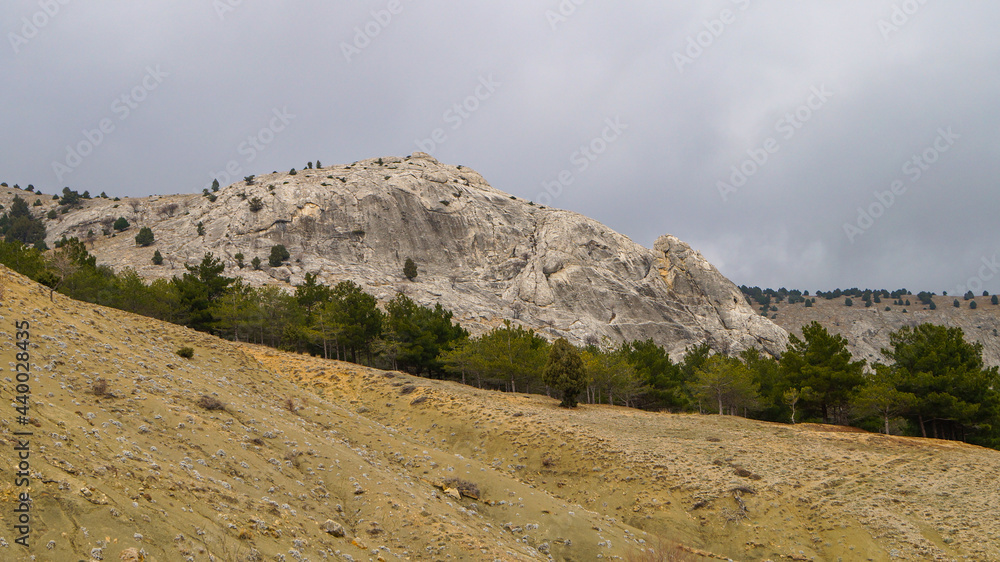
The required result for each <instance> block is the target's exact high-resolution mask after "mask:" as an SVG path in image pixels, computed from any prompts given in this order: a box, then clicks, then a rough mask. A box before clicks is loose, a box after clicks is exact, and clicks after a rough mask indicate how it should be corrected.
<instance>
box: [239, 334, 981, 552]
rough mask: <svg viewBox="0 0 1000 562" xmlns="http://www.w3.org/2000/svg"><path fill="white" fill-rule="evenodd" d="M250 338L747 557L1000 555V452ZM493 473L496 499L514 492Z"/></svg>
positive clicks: (329, 389) (421, 418)
mask: <svg viewBox="0 0 1000 562" xmlns="http://www.w3.org/2000/svg"><path fill="white" fill-rule="evenodd" d="M247 349H248V352H249V353H251V354H253V355H255V356H256V357H257V358H258V359H259V360H261V362H262V363H264V364H265V365H267V366H268V368H270V369H272V370H274V371H275V372H276V373H278V374H280V375H282V376H283V377H286V378H288V379H289V380H292V381H295V382H297V383H299V384H301V385H303V386H304V387H306V388H308V389H310V390H312V391H314V392H316V393H317V394H320V395H322V396H325V397H327V398H328V399H330V400H333V401H344V402H347V403H349V404H351V405H352V407H353V408H355V410H356V411H359V412H364V415H365V416H367V417H369V418H370V419H373V420H378V421H379V422H381V423H383V424H384V425H385V426H386V427H387V428H389V429H390V430H391V431H393V432H398V433H399V434H401V435H406V436H408V437H410V438H412V439H414V440H419V441H420V442H423V443H426V444H428V446H433V447H437V448H439V449H442V450H445V451H450V452H452V453H457V454H460V455H461V456H462V457H463V458H465V459H469V460H470V461H478V462H480V463H483V464H488V465H489V466H491V467H492V468H494V469H495V470H496V471H498V472H499V473H501V474H508V475H510V476H512V477H515V478H517V479H518V480H520V481H522V482H525V483H529V484H531V485H532V486H535V487H536V489H538V490H545V491H548V492H549V493H551V494H553V495H554V496H556V497H559V498H561V499H563V500H564V501H565V502H567V505H572V504H579V505H583V506H584V507H585V508H586V509H588V510H593V511H595V512H598V513H600V514H602V515H603V516H604V517H606V518H609V519H606V521H612V520H613V521H616V522H622V523H626V524H628V525H630V526H632V527H634V528H636V529H642V530H644V531H646V532H648V533H650V534H655V535H658V536H661V537H665V538H667V539H670V540H674V541H678V542H680V543H682V544H686V545H691V546H693V547H697V548H700V549H704V550H706V551H712V552H716V553H720V554H722V555H725V556H727V557H731V558H732V559H735V560H767V559H771V560H779V559H798V560H889V559H893V558H897V557H898V558H904V559H910V560H914V559H940V560H952V559H961V558H964V557H968V558H971V559H975V560H997V559H1000V546H998V545H1000V522H998V519H997V518H996V517H995V510H994V508H993V507H991V506H995V505H997V501H998V500H1000V489H998V488H997V487H996V485H995V482H994V479H993V477H992V475H993V474H996V471H997V470H998V469H1000V452H997V451H994V450H989V449H983V448H978V447H973V446H969V445H965V444H960V443H953V442H946V441H937V440H927V439H912V438H900V437H886V436H883V435H877V434H869V433H864V432H859V431H857V430H852V431H837V429H843V428H836V427H833V426H817V425H798V426H789V425H780V424H769V423H762V422H757V421H751V420H744V419H740V418H733V417H719V416H700V415H671V414H656V413H648V412H641V411H636V410H630V409H625V408H615V407H608V406H586V405H585V406H582V407H580V408H579V409H578V410H574V411H566V410H563V409H560V408H558V407H557V406H556V403H557V401H556V400H553V399H549V398H546V397H543V396H529V395H519V394H504V393H498V392H492V391H482V390H478V389H475V388H468V387H464V386H461V385H458V384H455V383H450V382H442V381H433V380H426V379H418V378H414V377H409V376H407V375H402V374H399V373H383V372H379V371H375V370H371V369H366V368H363V367H359V366H356V365H351V364H346V363H337V362H333V361H323V360H320V359H315V358H311V357H305V356H295V355H288V354H284V353H280V352H276V351H274V350H271V349H267V348H261V347H252V346H248V347H247ZM442 469H443V467H437V468H432V469H431V470H430V472H429V474H430V475H432V476H434V477H439V476H440V475H443V472H441V471H442ZM487 482H488V480H487ZM487 486H488V487H489V490H490V496H491V497H493V498H500V497H503V496H504V495H506V492H505V491H503V490H499V489H498V488H497V487H496V485H495V484H489V483H488V484H487ZM497 492H502V493H500V494H497ZM740 502H743V506H745V508H746V511H743V510H742V509H741V504H740ZM546 517H548V516H546ZM543 522H544V523H543V526H542V527H540V528H539V529H538V530H537V534H536V535H535V536H544V535H545V533H546V532H551V531H550V528H549V527H548V526H547V525H551V520H550V519H548V518H546V519H544V520H543ZM580 540H586V538H585V537H581V539H580ZM590 540H591V541H593V540H594V539H592V538H591V539H590Z"/></svg>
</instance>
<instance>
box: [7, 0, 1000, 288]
mask: <svg viewBox="0 0 1000 562" xmlns="http://www.w3.org/2000/svg"><path fill="white" fill-rule="evenodd" d="M663 4H669V5H663ZM997 21H1000V6H994V5H992V4H985V3H976V4H972V3H944V2H941V1H940V0H926V1H924V2H920V1H918V0H897V1H895V2H893V1H874V2H873V1H870V0H866V1H861V0H848V1H841V2H810V3H789V2H776V1H774V0H772V1H763V0H717V1H716V2H693V1H692V2H674V3H662V2H628V3H610V2H600V1H597V0H547V1H543V0H538V1H522V2H498V1H483V2H464V3H459V2H448V3H432V2H419V1H415V0H393V1H389V0H384V1H382V0H367V1H348V2H320V1H318V0H316V1H306V0H303V1H299V2H262V1H260V0H257V1H253V0H242V1H237V0H217V1H213V0H197V1H195V0H181V1H173V2H165V1H160V2H155V1H154V2H143V3H124V2H102V3H86V2H81V1H78V0H77V1H73V0H41V1H39V0H34V1H11V2H5V3H4V4H3V6H2V7H0V26H2V31H3V33H4V35H5V38H6V42H5V44H4V45H3V46H2V47H3V48H2V49H0V64H2V69H3V71H4V72H3V77H4V79H5V80H4V82H5V83H4V87H3V88H2V90H0V102H2V107H3V110H2V113H0V126H2V130H3V134H2V135H0V179H2V180H5V181H8V182H9V183H15V182H17V183H20V184H21V185H22V186H24V185H26V184H28V183H33V184H34V185H35V186H36V187H38V188H40V189H42V190H43V191H44V192H46V193H53V192H56V191H58V190H59V189H61V188H62V187H63V186H64V185H68V186H72V187H73V188H75V189H79V190H81V191H82V190H84V189H87V190H90V191H91V192H92V193H99V192H101V191H107V192H108V193H109V194H116V195H147V194H153V193H176V192H196V191H200V190H201V189H202V188H203V187H204V186H205V185H207V184H208V183H210V182H211V181H212V178H213V177H217V176H220V177H222V179H223V180H224V179H226V176H228V177H229V179H230V180H231V181H236V180H239V179H242V176H243V175H247V174H258V173H264V172H270V171H272V170H287V169H289V168H291V167H297V168H298V167H302V166H303V165H304V164H305V163H306V162H307V161H310V160H315V159H317V158H319V159H321V160H322V161H323V162H324V163H326V164H332V163H341V162H351V161H354V160H357V159H361V158H367V157H374V156H380V155H405V154H409V153H410V152H413V151H415V150H417V149H418V147H421V146H422V147H424V148H425V149H427V150H430V151H432V152H433V153H434V155H435V156H436V157H438V158H439V159H441V160H442V161H444V162H448V163H453V164H463V165H466V166H470V167H473V168H475V169H477V170H479V171H480V172H482V173H483V174H484V175H485V176H486V178H487V179H488V180H489V181H490V182H491V183H492V184H493V185H494V186H496V187H498V188H500V189H503V190H506V191H509V192H511V193H514V194H516V195H518V196H521V197H525V198H528V199H533V200H537V201H539V202H547V203H549V204H551V205H553V206H558V207H562V208H567V209H572V210H575V211H578V212H581V213H584V214H586V215H589V216H592V217H595V218H597V219H599V220H601V221H603V222H605V223H607V224H608V225H610V226H611V227H613V228H615V229H616V230H619V231H621V232H623V233H625V234H627V235H629V236H631V237H632V238H633V239H635V240H636V241H637V242H640V243H642V244H644V245H647V246H649V245H651V244H652V243H653V241H654V240H655V238H656V237H657V236H658V235H660V234H664V233H671V234H675V235H677V236H679V237H680V238H682V239H684V240H686V241H688V242H690V243H691V244H692V245H693V246H694V247H695V248H696V249H699V250H701V251H702V252H703V253H704V254H705V255H706V257H708V258H709V259H710V260H711V261H712V262H713V263H715V264H716V265H718V266H719V268H720V269H721V270H722V271H723V272H724V273H725V274H727V275H729V276H730V277H731V278H732V279H733V280H734V281H736V282H737V283H747V284H759V285H764V286H773V287H778V286H787V287H797V288H802V289H810V290H815V289H820V288H832V287H835V286H840V287H848V286H854V285H858V286H872V287H886V288H889V289H893V288H898V287H901V286H906V287H907V288H910V289H913V290H920V289H930V290H935V291H941V290H947V291H949V292H953V291H955V290H957V289H958V288H959V287H964V286H969V287H972V288H976V287H978V286H982V288H983V289H986V290H990V291H998V290H1000V271H994V269H998V268H996V267H993V264H994V263H995V260H994V259H993V258H994V256H995V255H996V254H997V253H998V252H1000V235H998V234H1000V226H998V221H997V220H996V214H997V210H998V209H1000V194H998V190H996V189H995V187H996V185H997V177H998V171H1000V170H998V162H1000V158H998V156H1000V115H998V111H1000V105H998V104H996V102H995V100H996V99H997V98H998V95H997V94H998V91H1000V73H998V71H997V69H998V68H1000V60H998V59H1000V52H998V46H1000V45H998V43H1000V38H998V37H997V35H996V34H995V33H994V31H993V27H994V25H995V23H996V22H997ZM820 94H821V95H820ZM942 134H943V135H944V136H945V137H946V140H944V141H942V140H941V137H942ZM945 148H946V150H942V149H945ZM734 169H735V171H734ZM917 172H919V174H918V173H917ZM737 184H739V185H737Z"/></svg>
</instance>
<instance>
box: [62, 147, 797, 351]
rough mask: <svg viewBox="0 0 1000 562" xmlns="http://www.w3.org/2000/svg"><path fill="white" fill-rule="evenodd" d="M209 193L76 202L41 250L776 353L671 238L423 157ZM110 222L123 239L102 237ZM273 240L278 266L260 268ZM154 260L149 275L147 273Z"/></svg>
mask: <svg viewBox="0 0 1000 562" xmlns="http://www.w3.org/2000/svg"><path fill="white" fill-rule="evenodd" d="M380 162H381V163H380ZM217 196H218V200H217V201H215V202H214V203H213V202H210V201H209V199H208V198H206V197H203V196H201V195H173V196H166V197H156V196H154V197H149V198H141V199H126V200H123V201H121V202H119V203H117V205H118V207H117V208H113V207H112V205H115V204H116V203H113V202H111V201H108V200H103V199H99V200H91V201H86V202H85V204H84V208H83V209H80V210H75V211H72V212H70V213H69V214H66V215H60V219H59V220H58V221H53V222H52V223H50V224H49V240H48V241H49V244H50V245H51V244H52V242H53V241H54V240H56V239H58V238H60V237H61V236H63V235H64V234H65V235H68V236H77V237H79V238H80V239H86V238H87V232H88V231H89V230H92V231H94V233H95V236H94V237H93V246H94V247H93V253H94V254H95V255H97V256H98V261H99V262H101V263H106V264H108V265H110V266H112V267H113V268H115V269H116V270H120V269H122V268H125V267H132V268H134V269H136V270H137V271H138V272H139V273H140V274H141V275H143V276H144V277H146V278H157V277H170V276H173V275H177V274H180V273H182V272H183V271H184V269H183V264H184V263H194V262H196V261H198V260H200V259H201V257H202V255H203V254H204V253H205V252H212V253H214V254H215V255H216V256H219V257H221V258H222V259H223V260H224V261H225V262H226V264H227V274H229V275H234V274H238V275H239V276H241V277H244V278H246V279H247V280H248V281H249V282H250V283H252V284H255V285H261V284H265V283H281V284H288V283H290V284H293V285H294V284H297V283H300V282H301V281H302V280H303V278H304V276H305V274H306V273H309V272H312V273H317V274H318V275H319V278H320V280H321V281H324V282H326V283H329V284H335V283H337V282H338V281H341V280H345V279H350V280H353V281H355V282H357V283H358V284H360V285H362V286H363V287H364V288H365V289H366V290H367V291H369V292H371V293H372V294H374V295H375V296H376V297H378V298H379V299H380V300H386V299H389V298H391V297H392V296H393V295H395V294H396V293H397V292H403V293H406V294H407V295H409V296H411V297H412V298H413V299H414V300H416V301H417V302H420V303H423V304H433V303H435V302H440V303H441V304H442V305H443V306H445V307H446V308H449V309H451V310H452V311H454V313H455V316H456V318H457V319H458V320H460V321H461V322H462V323H463V324H464V325H465V326H466V327H467V328H469V329H470V330H471V331H472V332H474V333H476V332H481V331H484V330H487V329H489V328H490V327H492V326H495V325H497V324H499V323H501V322H502V321H503V319H512V320H514V321H515V322H520V323H521V324H523V325H525V326H527V327H531V328H534V329H536V330H537V331H539V332H540V333H542V334H544V335H546V336H549V337H558V336H564V337H566V338H567V339H569V340H570V341H573V342H575V343H582V342H585V341H594V339H597V340H600V339H601V338H605V337H607V338H610V339H611V340H613V341H621V340H623V339H624V340H632V339H645V338H653V339H654V340H655V341H657V342H658V343H660V344H661V345H663V346H664V347H666V348H667V349H668V350H669V351H670V352H671V353H672V354H681V353H683V350H684V349H685V348H686V347H687V346H690V345H692V344H698V343H700V342H703V341H708V342H710V343H711V345H712V346H713V347H714V348H715V349H717V350H720V351H730V352H732V351H739V350H741V349H744V348H747V347H750V346H755V347H760V348H763V349H764V350H766V351H768V352H770V353H780V352H781V351H782V350H783V349H784V347H785V345H786V343H787V334H786V333H785V331H784V330H782V329H781V328H779V327H777V326H776V325H774V324H772V323H771V322H770V321H768V320H766V319H764V318H761V317H759V316H757V315H755V314H754V311H753V310H752V309H751V308H750V306H749V305H748V304H747V303H746V301H745V300H744V299H743V298H742V296H741V294H740V292H739V290H738V289H737V287H736V286H734V285H733V284H732V283H731V282H730V281H729V280H727V279H726V278H725V277H723V276H722V275H721V274H720V273H719V272H718V271H717V270H716V269H715V268H714V267H712V265H711V264H709V263H708V262H707V261H706V260H705V259H704V258H703V257H701V255H700V254H698V253H697V252H695V251H693V250H692V249H691V248H690V247H688V246H687V245H686V244H684V243H683V242H681V241H680V240H678V239H676V238H674V237H672V236H664V237H662V238H660V239H659V240H658V241H657V242H656V245H655V248H654V249H653V250H650V249H648V248H644V247H642V246H640V245H639V244H636V243H634V242H632V241H631V240H630V239H629V238H627V237H625V236H623V235H621V234H618V233H617V232H614V231H612V230H611V229H609V228H608V227H606V226H604V225H602V224H600V223H598V222H597V221H594V220H592V219H589V218H587V217H584V216H582V215H579V214H577V213H572V212H568V211H562V210H556V209H549V208H541V207H539V206H537V205H533V204H530V203H528V202H526V201H523V200H519V199H515V198H513V197H512V196H510V195H509V194H506V193H503V192H501V191H499V190H497V189H494V188H493V187H491V186H490V185H489V184H488V183H487V182H486V180H484V179H483V177H482V176H480V175H479V174H478V173H476V172H474V171H472V170H470V169H468V168H463V167H456V166H448V165H444V164H441V163H439V162H438V161H437V160H435V159H434V158H432V157H430V156H428V155H426V154H423V153H416V154H414V155H413V156H411V157H407V158H405V159H401V158H381V159H378V160H365V161H361V162H356V163H355V164H352V165H349V166H334V167H328V168H323V169H318V170H313V169H307V170H302V171H300V172H299V173H298V174H296V175H290V174H288V173H275V174H270V175H266V176H261V177H259V178H257V179H256V180H255V181H254V182H253V184H252V185H247V183H246V182H239V183H236V184H233V185H231V186H229V187H226V188H223V189H222V190H221V191H219V192H218V194H217ZM255 198H259V199H260V201H261V203H262V208H260V210H258V211H257V212H253V211H251V201H253V200H254V199H255ZM49 204H51V203H49ZM47 208H48V206H46V207H45V208H44V209H47ZM44 209H43V210H44ZM118 216H124V217H125V218H126V219H128V220H129V222H130V223H131V224H132V227H131V228H130V229H129V230H128V231H126V232H124V233H121V234H118V235H117V236H116V237H109V236H103V235H102V234H101V232H102V229H103V228H105V227H106V226H110V225H109V222H108V221H109V220H113V219H115V218H117V217H118ZM102 221H103V222H102ZM199 222H201V223H203V225H204V228H205V235H204V236H198V235H197V224H198V223H199ZM140 226H149V227H151V228H152V229H153V232H154V233H155V236H156V242H155V243H154V244H153V246H150V247H147V248H138V247H136V246H135V242H134V236H135V234H136V233H137V232H138V227H140ZM274 244H283V245H284V246H285V247H286V248H287V249H288V250H289V252H290V253H291V255H292V259H291V261H290V262H288V263H287V264H286V265H283V266H281V267H276V268H270V267H267V266H266V262H267V257H268V254H269V251H270V248H271V246H272V245H274ZM154 250H159V251H160V252H161V253H162V255H163V256H164V258H165V262H164V265H162V266H154V265H152V263H151V261H150V258H151V256H152V254H153V252H154ZM237 253H242V254H243V255H244V256H245V257H244V261H245V263H247V264H249V263H250V261H251V260H252V259H253V258H254V257H260V258H261V260H262V261H263V262H264V263H265V266H264V268H263V270H261V271H253V270H252V268H250V267H249V266H247V267H246V268H244V269H239V268H238V267H237V265H236V259H235V255H236V254H237ZM407 257H410V258H412V259H413V260H414V261H415V262H416V264H417V267H418V271H419V275H418V276H417V278H416V279H415V280H414V281H413V282H410V281H407V280H406V278H405V277H404V276H403V263H404V262H405V260H406V258H407Z"/></svg>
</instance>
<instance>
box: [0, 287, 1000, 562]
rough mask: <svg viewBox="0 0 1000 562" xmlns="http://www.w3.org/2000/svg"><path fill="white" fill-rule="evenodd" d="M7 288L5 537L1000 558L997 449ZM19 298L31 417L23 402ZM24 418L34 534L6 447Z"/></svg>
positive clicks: (302, 550) (164, 544)
mask: <svg viewBox="0 0 1000 562" xmlns="http://www.w3.org/2000/svg"><path fill="white" fill-rule="evenodd" d="M0 293H2V294H0V349H2V353H3V354H4V360H3V361H2V362H0V367H2V369H3V372H0V378H3V380H4V384H3V386H2V392H3V397H4V400H3V401H2V404H0V406H2V407H3V408H4V410H2V411H0V437H2V439H3V445H2V446H0V560H29V559H32V558H31V557H32V556H34V558H33V559H35V560H59V561H62V560H87V559H93V560H97V559H104V560H118V559H120V558H121V556H123V555H124V556H126V559H128V555H129V553H130V552H131V550H130V549H135V552H136V553H141V554H142V555H143V556H144V557H145V559H146V560H162V561H172V560H196V561H203V560H206V561H207V560H227V561H228V560H241V561H242V560H279V559H285V560H313V561H316V560H324V559H330V560H349V559H353V560H378V559H382V560H406V559H410V560H449V559H454V560H535V559H538V560H545V559H550V557H551V559H554V560H593V559H596V558H598V557H601V558H607V559H628V558H630V556H631V557H632V558H633V559H635V558H634V555H635V554H636V553H638V552H639V551H640V549H643V548H646V547H647V546H649V545H650V544H657V542H658V541H659V540H660V539H661V538H662V539H664V540H666V541H676V542H678V543H680V544H683V545H686V546H685V548H687V549H688V552H685V551H681V554H683V555H684V556H685V557H687V558H689V559H707V556H708V552H714V553H716V554H715V555H711V556H715V557H722V558H726V557H729V558H732V559H734V560H766V559H770V560H782V559H784V560H789V559H797V560H838V559H842V560H867V559H871V560H889V559H891V558H892V557H894V556H896V557H899V558H905V559H945V560H950V559H974V560H996V559H1000V548H998V546H997V545H998V543H1000V522H998V520H997V518H996V517H995V516H994V513H993V507H992V506H995V505H997V504H998V500H1000V497H998V496H1000V489H998V488H997V486H996V484H995V478H994V475H995V474H996V473H997V472H998V470H1000V453H998V452H996V451H991V450H986V449H981V448H976V447H971V446H966V445H962V444H956V443H948V442H941V441H933V440H920V439H906V438H895V437H884V436H880V435H871V434H866V433H856V432H832V431H826V430H828V429H831V428H826V427H816V426H794V427H793V426H783V425H777V424H766V423H760V422H754V421H748V420H742V419H738V418H729V417H718V416H695V415H667V414H654V413H647V412H640V411H635V410H627V409H623V408H612V407H606V406H601V407H594V406H583V407H581V408H580V409H578V410H575V411H566V410H561V409H559V408H557V407H556V401H555V400H552V399H549V398H546V397H540V396H526V395H517V394H502V393H496V392H488V391H481V390H477V389H473V388H468V387H464V386H461V385H458V384H454V383H447V382H441V381H432V380H425V379H418V378H415V377H410V376H407V375H403V374H400V373H386V372H382V371H376V370H372V369H366V368H363V367H359V366H356V365H351V364H346V363H338V362H333V361H323V360H320V359H316V358H311V357H306V356H301V355H293V354H287V353H281V352H277V351H274V350H271V349H267V348H261V347H255V346H248V345H241V344H233V343H229V342H226V341H222V340H219V339H216V338H213V337H210V336H207V335H205V334H200V333H196V332H192V331H190V330H187V329H184V328H181V327H177V326H172V325H169V324H163V323H160V322H157V321H154V320H150V319H145V318H139V317H135V316H132V315H129V314H125V313H121V312H118V311H114V310H109V309H104V308H100V307H95V306H92V305H86V304H82V303H78V302H75V301H71V300H69V299H66V298H63V297H61V296H59V295H56V296H55V301H54V302H50V301H49V295H48V291H47V290H45V289H43V288H42V287H40V286H38V285H36V284H33V283H31V282H29V281H27V280H26V279H24V278H23V277H21V276H18V275H16V274H13V273H12V272H10V271H9V270H7V269H5V268H2V267H0ZM18 320H28V321H30V322H31V342H32V344H31V346H30V353H31V366H32V376H31V381H30V384H31V390H32V401H31V405H30V406H31V410H30V414H29V416H30V417H31V418H32V421H31V423H30V424H28V425H20V424H18V423H17V422H16V412H15V411H14V407H13V406H14V401H13V400H14V399H13V395H12V391H13V388H14V387H13V382H14V380H13V379H14V372H15V368H16V367H15V366H16V357H15V355H14V353H15V351H14V347H13V344H14V338H15V335H16V334H15V330H14V322H15V321H18ZM182 346H189V347H192V348H194V350H195V354H194V357H193V358H192V359H190V360H188V359H182V358H180V357H178V356H177V355H176V353H175V352H176V350H177V349H178V348H180V347H182ZM99 378H100V379H103V380H106V381H107V385H108V386H107V391H106V392H105V393H104V394H103V395H102V396H97V395H95V394H94V392H93V390H94V388H95V384H96V383H97V382H98V379H99ZM205 395H207V396H210V397H212V398H215V399H217V400H219V401H220V402H221V403H223V404H224V405H225V410H208V409H205V408H204V407H202V406H200V405H199V404H198V401H199V399H200V398H201V397H202V396H205ZM289 399H291V402H289ZM25 429H28V430H29V431H31V432H32V433H33V435H32V436H31V438H30V439H29V441H30V472H31V486H30V488H29V489H28V490H27V491H30V493H31V496H32V498H33V499H34V502H33V504H32V507H31V534H30V540H31V547H30V548H28V549H25V548H24V547H21V546H19V545H17V544H16V543H15V542H14V540H15V538H16V537H17V534H16V532H15V531H14V529H13V522H14V519H13V518H14V515H15V513H14V511H13V510H14V508H15V506H16V504H15V503H14V502H13V501H12V500H13V498H14V497H15V494H16V493H20V492H24V491H26V490H25V488H23V487H18V486H15V478H14V477H15V475H14V474H13V471H12V470H11V467H14V466H16V463H17V460H16V456H17V453H16V451H15V450H14V446H15V445H16V444H17V438H16V437H15V435H14V432H16V431H23V430H25ZM463 492H464V494H463ZM340 529H343V534H344V536H342V537H341V536H336V535H339V534H340ZM691 550H699V551H700V552H702V553H704V554H706V556H699V557H696V556H694V555H691V554H690V552H689V551H691ZM282 557H283V558H282Z"/></svg>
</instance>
